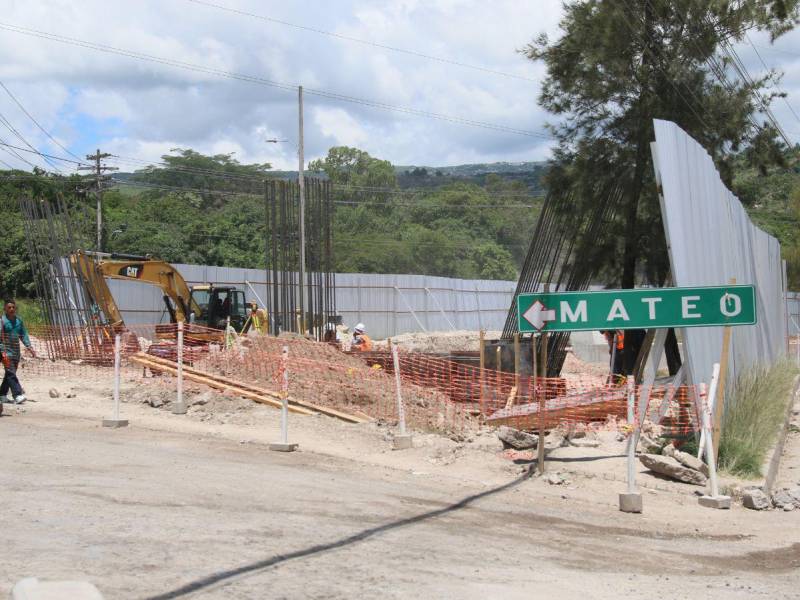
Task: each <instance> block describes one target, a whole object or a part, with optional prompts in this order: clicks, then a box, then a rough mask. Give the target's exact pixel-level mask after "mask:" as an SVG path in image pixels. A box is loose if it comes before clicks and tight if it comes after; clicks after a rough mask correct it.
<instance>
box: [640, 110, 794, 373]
mask: <svg viewBox="0 0 800 600" xmlns="http://www.w3.org/2000/svg"><path fill="white" fill-rule="evenodd" d="M655 134H656V142H655V144H653V161H654V166H655V171H656V179H657V181H658V183H659V185H660V186H661V189H662V196H661V214H662V217H663V220H664V228H665V231H666V236H667V245H668V247H669V252H670V265H671V267H672V276H673V279H674V280H675V284H676V285H677V286H679V287H684V286H708V285H725V284H728V283H729V282H730V280H731V278H735V279H736V283H738V284H752V285H755V287H756V298H757V304H758V306H757V318H758V323H757V324H756V325H754V326H744V327H733V328H732V330H733V332H732V336H731V352H730V361H731V362H730V367H729V369H728V381H727V383H728V384H730V382H731V381H732V379H733V378H734V377H736V376H737V374H738V373H740V372H741V370H742V369H744V368H747V367H749V366H751V365H754V364H756V363H762V364H770V363H772V362H774V361H775V360H776V359H777V358H778V357H779V356H781V355H783V354H785V352H786V334H787V315H786V302H785V296H784V291H785V290H784V269H783V264H782V261H781V248H780V244H779V243H778V240H776V239H775V238H774V237H772V236H770V235H768V234H766V233H765V232H764V231H762V230H761V229H759V228H758V227H756V226H755V225H754V224H753V223H752V221H750V218H749V217H748V216H747V212H746V211H745V210H744V208H743V207H742V205H741V203H740V202H739V200H738V199H737V198H736V197H735V196H734V195H733V194H732V193H731V192H730V191H729V190H728V189H727V188H726V187H725V185H724V184H723V183H722V180H721V179H720V177H719V173H718V172H717V170H716V168H715V166H714V161H713V160H712V159H711V156H710V155H709V154H708V153H707V152H706V151H705V150H704V149H703V147H702V146H700V144H698V143H697V142H696V141H694V140H693V139H692V138H691V137H690V136H689V135H687V134H686V132H684V131H683V130H681V129H680V128H679V127H678V126H677V125H675V124H674V123H671V122H669V121H660V120H656V121H655ZM722 335H723V329H722V328H721V327H698V328H688V329H684V330H683V340H684V350H685V353H686V363H687V367H688V369H689V373H690V376H691V379H692V381H693V382H694V383H699V382H703V381H711V369H712V366H713V364H714V363H715V362H719V361H720V355H721V353H722Z"/></svg>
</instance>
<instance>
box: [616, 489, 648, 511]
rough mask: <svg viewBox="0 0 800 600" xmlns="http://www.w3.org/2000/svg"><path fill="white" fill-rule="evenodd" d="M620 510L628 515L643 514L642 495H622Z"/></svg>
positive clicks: (636, 493) (635, 493)
mask: <svg viewBox="0 0 800 600" xmlns="http://www.w3.org/2000/svg"><path fill="white" fill-rule="evenodd" d="M619 509H620V510H621V511H622V512H628V513H640V512H642V495H641V494H640V493H639V492H634V493H633V494H620V495H619Z"/></svg>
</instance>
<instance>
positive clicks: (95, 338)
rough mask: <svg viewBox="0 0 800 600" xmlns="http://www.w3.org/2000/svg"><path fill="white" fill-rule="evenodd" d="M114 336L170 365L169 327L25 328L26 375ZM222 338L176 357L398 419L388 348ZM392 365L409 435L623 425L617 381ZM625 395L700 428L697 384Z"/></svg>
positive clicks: (660, 423) (90, 361) (199, 339)
mask: <svg viewBox="0 0 800 600" xmlns="http://www.w3.org/2000/svg"><path fill="white" fill-rule="evenodd" d="M117 333H119V334H120V337H121V347H122V352H121V354H122V361H123V365H124V366H126V367H128V368H133V369H134V372H135V373H139V374H140V375H142V374H144V372H145V369H144V368H143V367H142V366H139V365H134V364H132V363H131V362H129V360H128V359H129V358H130V357H131V356H132V355H134V354H136V353H139V352H145V353H148V354H150V355H152V356H155V357H158V358H161V359H167V360H170V361H175V360H176V359H177V345H176V338H177V326H176V325H142V326H129V327H126V328H125V330H124V331H121V332H115V331H113V330H112V329H111V328H109V327H82V328H70V329H65V328H63V327H31V328H30V334H31V340H32V342H33V346H34V348H35V349H36V350H37V353H38V355H39V358H37V359H36V360H28V361H26V362H25V368H26V372H27V373H28V374H30V375H33V374H38V375H42V376H47V375H54V374H61V375H69V374H71V373H75V374H77V373H78V372H79V371H80V369H82V368H83V369H96V368H107V367H111V366H112V365H113V362H114V337H115V335H116V334H117ZM225 337H226V336H225V335H224V334H223V332H221V331H217V330H211V329H207V328H202V327H198V326H194V325H187V326H186V329H185V331H184V347H183V360H184V361H185V363H186V364H187V365H191V366H192V367H193V368H194V369H197V370H198V371H201V372H206V373H209V374H212V375H215V376H223V377H225V378H227V379H229V380H233V381H239V382H241V383H244V384H247V385H251V386H258V387H260V388H264V389H268V390H271V391H274V392H279V391H281V386H282V385H283V374H284V373H286V379H287V380H288V391H289V395H290V397H295V398H298V399H301V400H305V401H307V402H312V403H314V404H317V405H320V406H326V407H329V408H334V409H337V410H340V411H345V412H350V413H352V414H354V415H359V416H368V417H371V418H373V419H383V420H386V421H391V422H394V421H396V420H397V418H398V401H397V391H396V382H395V375H394V363H393V359H392V355H391V353H390V352H388V351H377V352H370V353H362V354H359V353H353V354H350V353H344V352H342V351H341V350H340V349H339V348H338V347H336V346H333V345H330V344H325V343H319V342H315V341H312V340H308V339H305V338H301V337H299V336H290V337H281V338H275V337H271V336H255V337H242V338H238V339H235V340H234V341H233V343H230V342H231V340H230V339H228V340H226V339H225ZM226 346H227V347H226ZM284 347H287V348H288V354H287V357H286V358H285V359H284V358H282V351H283V348H284ZM398 358H399V365H400V380H401V396H402V399H403V405H404V409H405V410H404V412H405V418H406V422H407V425H408V426H409V427H411V428H416V429H423V430H435V431H442V432H468V431H474V430H477V429H479V428H481V427H483V426H499V425H509V426H511V427H515V428H518V429H524V430H530V431H538V430H539V429H544V430H551V429H553V428H556V427H560V428H564V429H572V428H574V427H578V426H590V427H597V428H601V427H611V428H617V427H620V426H628V425H631V423H628V418H627V416H628V393H629V392H628V388H627V386H626V385H625V384H624V382H621V383H620V382H611V383H609V382H607V381H606V378H605V377H598V376H596V375H594V376H593V375H591V374H585V375H580V374H577V375H576V374H567V375H565V376H564V377H560V378H541V377H540V378H535V379H534V378H533V377H530V376H515V375H514V374H513V373H504V372H499V371H492V370H488V369H480V368H479V367H476V366H472V365H468V364H463V363H459V362H455V361H451V360H448V359H446V358H442V357H439V356H432V355H427V354H423V353H416V352H404V351H401V352H399V353H398ZM633 398H634V414H635V415H636V416H635V419H634V420H635V424H637V425H642V424H644V423H647V424H650V425H652V426H655V427H659V428H660V432H661V434H662V435H667V436H674V437H684V436H687V435H689V434H691V433H693V432H695V431H698V430H699V429H700V418H699V415H700V414H701V413H700V411H701V410H703V409H704V406H705V398H704V397H702V396H701V393H700V390H699V389H698V388H697V387H696V386H687V385H682V386H678V387H674V386H670V385H651V386H637V387H635V388H634V389H633ZM639 415H643V419H640V418H639Z"/></svg>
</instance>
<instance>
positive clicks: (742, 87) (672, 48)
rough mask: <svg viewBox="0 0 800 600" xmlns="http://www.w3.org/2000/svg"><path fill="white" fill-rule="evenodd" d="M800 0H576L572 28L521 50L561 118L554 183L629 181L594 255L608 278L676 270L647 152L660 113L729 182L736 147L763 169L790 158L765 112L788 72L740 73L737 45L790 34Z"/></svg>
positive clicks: (560, 186) (570, 8) (564, 25)
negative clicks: (606, 239)
mask: <svg viewBox="0 0 800 600" xmlns="http://www.w3.org/2000/svg"><path fill="white" fill-rule="evenodd" d="M799 4H800V0H739V1H737V0H572V1H567V2H565V3H564V17H563V19H562V21H561V24H560V25H561V29H562V31H563V35H562V36H561V37H560V38H559V39H557V40H554V41H551V40H550V39H548V37H547V36H546V35H540V36H539V37H537V38H536V39H535V40H534V41H533V42H532V43H530V44H529V45H528V46H527V47H526V48H524V49H523V52H524V54H525V55H527V57H528V58H530V59H531V60H535V61H542V62H544V64H545V65H546V67H547V77H546V79H545V81H544V84H543V86H542V90H541V93H540V96H539V103H540V104H541V106H543V107H544V108H545V109H546V110H547V111H549V112H550V113H552V114H553V115H555V116H557V117H559V119H558V124H557V125H553V126H552V127H551V129H552V131H553V133H554V135H555V137H556V138H557V140H558V146H557V148H556V150H555V153H554V159H553V162H554V165H553V166H554V167H556V168H553V169H551V170H550V175H549V180H548V184H549V186H550V188H551V189H553V190H566V189H572V190H581V189H588V188H590V187H592V186H596V185H597V184H598V183H599V182H598V181H597V180H598V178H603V177H616V178H619V179H620V180H619V183H620V185H622V186H623V187H624V201H623V203H622V204H623V205H622V206H621V207H620V210H618V211H617V213H616V215H615V217H614V219H613V221H612V222H610V223H609V224H608V226H609V227H611V228H613V231H614V232H615V233H616V236H615V238H616V243H614V244H611V245H610V247H608V248H606V249H605V251H604V252H603V253H602V255H601V256H599V257H593V258H594V259H599V261H600V263H601V264H600V265H599V266H598V269H599V270H601V271H602V272H603V273H604V274H605V276H606V279H607V281H608V282H609V283H614V284H617V285H621V286H622V287H626V288H629V287H633V286H634V284H635V283H636V281H637V280H639V279H643V280H645V281H646V282H648V283H653V284H657V285H660V284H663V283H664V281H665V279H666V278H667V275H668V262H667V258H666V251H665V247H664V242H663V228H662V225H661V218H660V213H659V208H658V199H657V194H656V190H655V184H654V176H653V166H652V159H651V155H650V148H649V144H650V142H651V141H653V139H654V133H653V119H655V118H657V119H667V120H670V121H674V122H675V123H677V124H678V125H679V126H680V127H682V128H683V129H684V130H685V131H687V132H688V133H689V134H690V135H691V136H692V137H694V138H695V139H696V140H698V141H699V142H700V143H701V144H702V145H703V146H704V147H705V148H706V149H707V150H708V151H709V152H710V153H711V155H712V156H713V157H714V159H715V161H716V163H717V166H718V168H719V169H720V171H721V173H722V175H723V178H724V179H725V180H726V182H727V183H728V184H729V185H730V183H731V179H732V172H731V164H732V157H733V156H734V155H736V154H742V153H743V154H744V155H745V156H746V157H747V159H748V160H749V161H751V162H752V163H754V164H756V165H758V166H759V167H760V168H761V169H762V170H763V169H766V168H767V167H768V166H769V165H771V164H774V163H776V162H778V163H779V162H780V161H781V160H782V157H783V156H784V155H785V150H786V148H785V146H784V145H783V142H782V141H781V139H780V137H779V135H778V134H779V132H778V131H777V130H776V128H775V127H773V125H772V123H771V122H770V121H768V120H766V119H765V116H764V114H763V110H764V106H765V105H767V106H768V105H769V103H770V102H771V101H772V100H773V99H774V98H776V97H778V96H780V93H779V92H778V91H777V89H776V87H775V86H776V84H777V83H778V80H779V75H778V74H777V73H775V72H770V73H766V74H763V75H761V76H759V77H754V78H749V77H732V76H731V73H730V72H729V71H730V70H731V69H730V67H731V65H732V63H733V56H732V55H731V54H730V53H729V52H730V49H731V47H732V46H731V45H732V44H735V43H736V42H739V41H742V40H744V39H745V36H746V35H747V33H748V32H752V31H766V32H768V33H769V35H770V37H771V39H772V40H773V41H774V40H775V39H776V38H777V37H779V36H780V35H782V34H784V33H786V32H787V31H789V30H791V29H792V27H793V26H794V25H795V24H796V22H797V20H798V15H799V14H800V8H799V6H798V5H799ZM603 164H606V165H608V168H607V169H603V168H598V165H603ZM587 165H588V166H587ZM621 168H622V171H620V169H621ZM620 172H622V173H623V176H621V177H620Z"/></svg>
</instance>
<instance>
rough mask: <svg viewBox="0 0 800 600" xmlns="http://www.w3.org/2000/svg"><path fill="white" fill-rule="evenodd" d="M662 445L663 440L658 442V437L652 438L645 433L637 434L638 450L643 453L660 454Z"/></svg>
mask: <svg viewBox="0 0 800 600" xmlns="http://www.w3.org/2000/svg"><path fill="white" fill-rule="evenodd" d="M663 447H664V444H663V442H662V443H659V441H658V439H653V438H651V437H650V436H649V435H647V434H645V433H643V434H641V435H640V436H639V447H638V451H639V452H642V453H644V454H661V451H662V448H663Z"/></svg>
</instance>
